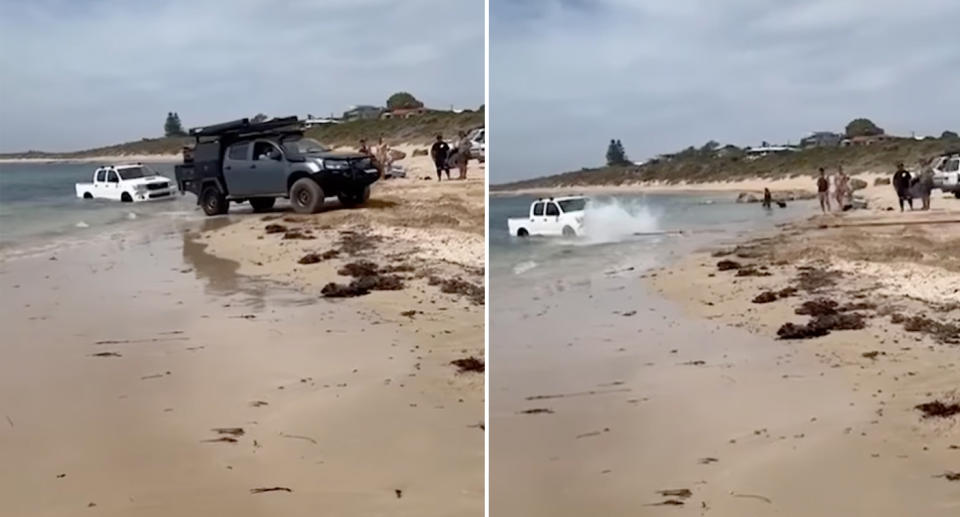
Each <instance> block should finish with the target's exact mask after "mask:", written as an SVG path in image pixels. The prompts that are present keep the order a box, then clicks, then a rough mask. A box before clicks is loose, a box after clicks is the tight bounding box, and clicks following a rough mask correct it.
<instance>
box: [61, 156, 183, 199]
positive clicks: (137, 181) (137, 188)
mask: <svg viewBox="0 0 960 517" xmlns="http://www.w3.org/2000/svg"><path fill="white" fill-rule="evenodd" d="M76 188H77V197H79V198H83V199H112V200H114V201H124V202H133V201H154V200H159V199H171V198H173V193H174V192H175V189H176V184H175V183H174V182H173V181H171V180H170V178H166V177H164V176H160V175H159V174H157V173H156V172H155V171H154V170H153V169H151V168H150V167H147V166H146V165H141V164H137V165H108V166H105V167H100V168H99V169H97V170H96V171H95V172H94V173H93V182H92V183H77V186H76Z"/></svg>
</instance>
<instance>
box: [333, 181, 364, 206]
mask: <svg viewBox="0 0 960 517" xmlns="http://www.w3.org/2000/svg"><path fill="white" fill-rule="evenodd" d="M337 199H339V200H340V204H341V205H343V206H345V207H347V208H352V207H355V206H358V205H362V204H364V203H366V202H367V200H368V199H370V187H369V186H366V187H363V188H362V189H360V190H359V191H357V190H353V191H350V192H341V193H340V194H339V195H338V196H337Z"/></svg>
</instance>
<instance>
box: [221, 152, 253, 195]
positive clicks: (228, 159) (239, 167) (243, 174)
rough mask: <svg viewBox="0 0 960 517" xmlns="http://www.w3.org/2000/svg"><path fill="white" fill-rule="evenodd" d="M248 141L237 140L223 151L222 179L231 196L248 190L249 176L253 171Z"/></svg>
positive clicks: (242, 193) (243, 193)
mask: <svg viewBox="0 0 960 517" xmlns="http://www.w3.org/2000/svg"><path fill="white" fill-rule="evenodd" d="M251 147H252V146H251V145H250V142H237V143H235V144H233V145H231V146H230V147H229V148H227V152H225V153H223V180H224V181H225V182H226V183H227V191H228V193H229V194H230V195H231V196H241V197H242V196H244V195H246V194H247V193H248V192H250V185H249V181H248V180H249V177H250V173H251V172H253V171H252V170H251V169H250V166H251V165H253V163H252V161H251V160H250V148H251Z"/></svg>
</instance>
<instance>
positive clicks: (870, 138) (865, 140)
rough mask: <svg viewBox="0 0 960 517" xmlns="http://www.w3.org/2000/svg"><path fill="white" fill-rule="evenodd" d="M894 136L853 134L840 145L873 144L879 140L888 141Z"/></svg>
mask: <svg viewBox="0 0 960 517" xmlns="http://www.w3.org/2000/svg"><path fill="white" fill-rule="evenodd" d="M893 138H894V137H892V136H890V135H862V136H851V137H849V138H844V139H843V141H842V142H840V145H842V146H844V147H851V146H855V145H873V144H876V143H879V142H886V141H888V140H892V139H893Z"/></svg>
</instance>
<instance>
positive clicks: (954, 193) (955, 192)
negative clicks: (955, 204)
mask: <svg viewBox="0 0 960 517" xmlns="http://www.w3.org/2000/svg"><path fill="white" fill-rule="evenodd" d="M953 197H955V198H957V199H960V190H956V191H954V192H953Z"/></svg>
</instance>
